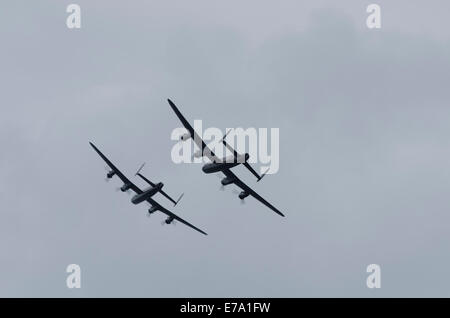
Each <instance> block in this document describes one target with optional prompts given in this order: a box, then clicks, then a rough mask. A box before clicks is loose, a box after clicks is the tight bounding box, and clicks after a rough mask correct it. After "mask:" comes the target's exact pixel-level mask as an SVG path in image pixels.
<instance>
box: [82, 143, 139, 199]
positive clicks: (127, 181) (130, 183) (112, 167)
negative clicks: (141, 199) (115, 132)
mask: <svg viewBox="0 0 450 318" xmlns="http://www.w3.org/2000/svg"><path fill="white" fill-rule="evenodd" d="M89 144H90V145H91V146H92V148H94V150H95V151H96V152H97V153H98V154H99V156H100V157H102V159H103V160H105V162H106V163H107V164H108V166H109V167H110V168H111V170H112V171H114V173H115V174H116V175H117V176H118V177H119V178H120V180H122V182H123V183H124V184H128V185H129V186H130V189H131V190H133V191H134V192H136V193H137V194H141V193H142V190H141V189H139V188H138V187H137V186H136V185H135V184H134V183H133V182H131V181H130V180H129V179H128V178H127V177H126V176H125V175H124V174H123V173H122V172H121V171H120V170H119V169H117V167H116V166H115V165H114V164H113V163H112V162H111V161H109V159H108V158H106V156H105V155H104V154H102V152H101V151H100V150H98V148H97V147H95V145H94V144H93V143H92V142H89Z"/></svg>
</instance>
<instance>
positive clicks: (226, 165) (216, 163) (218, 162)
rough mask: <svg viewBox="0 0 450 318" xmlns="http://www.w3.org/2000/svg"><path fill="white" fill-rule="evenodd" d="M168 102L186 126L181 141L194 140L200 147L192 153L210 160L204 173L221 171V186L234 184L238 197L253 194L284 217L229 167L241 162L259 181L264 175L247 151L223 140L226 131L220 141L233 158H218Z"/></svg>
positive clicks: (177, 110)
mask: <svg viewBox="0 0 450 318" xmlns="http://www.w3.org/2000/svg"><path fill="white" fill-rule="evenodd" d="M167 101H168V102H169V105H170V107H171V108H172V110H173V111H174V112H175V114H176V115H177V117H178V118H179V119H180V121H181V123H182V124H183V126H184V127H185V128H186V130H187V133H185V134H183V135H182V136H181V137H180V139H181V140H182V141H186V140H188V139H189V138H191V139H193V140H194V143H195V144H196V145H197V146H198V147H199V148H200V149H199V150H198V151H197V152H196V153H194V156H195V157H199V156H206V157H208V158H209V159H210V160H211V162H209V163H206V164H205V165H204V166H203V167H202V171H203V172H204V173H207V174H209V173H216V172H222V173H223V174H224V175H225V178H223V179H222V180H221V183H222V185H223V186H226V185H229V184H235V185H237V186H238V187H239V188H241V189H242V191H241V192H240V193H239V199H241V200H244V199H245V198H246V197H248V196H249V195H251V196H253V197H254V198H255V199H256V200H258V201H259V202H261V203H262V204H264V205H265V206H267V207H268V208H269V209H271V210H272V211H274V212H275V213H277V214H279V215H281V216H283V217H284V214H283V213H281V212H280V211H279V210H278V209H277V208H276V207H274V206H273V205H272V204H270V203H269V202H267V201H266V200H265V199H264V198H262V197H261V196H260V195H259V194H258V193H256V192H255V191H254V190H252V189H251V188H250V187H249V186H247V185H246V184H245V183H244V182H243V181H242V180H240V179H239V178H238V177H237V176H236V175H235V174H234V173H233V172H232V171H231V170H230V169H231V168H233V167H235V166H237V165H239V164H243V165H244V166H245V167H246V168H247V169H248V170H250V172H251V173H252V174H253V175H255V176H256V178H257V179H258V180H257V181H260V180H261V179H262V178H263V177H264V175H265V173H264V174H262V175H261V176H260V175H258V173H257V172H256V171H255V170H253V168H252V167H251V166H250V164H249V163H248V159H249V157H250V155H249V154H248V153H246V154H244V155H239V154H238V153H237V152H236V150H234V149H233V148H232V147H231V146H230V145H228V144H227V142H226V141H225V138H226V136H227V134H228V132H227V133H226V134H225V136H224V137H223V138H222V143H223V144H224V145H225V146H226V147H227V149H228V150H230V151H231V152H233V156H234V160H232V162H230V160H228V158H223V159H221V158H218V157H217V156H216V155H215V154H214V153H213V152H212V150H211V149H210V148H209V147H208V146H207V145H206V143H205V142H204V141H203V140H202V138H201V137H200V136H199V135H198V134H197V132H196V131H195V130H194V128H193V127H192V126H191V124H189V122H188V121H187V120H186V118H185V117H184V116H183V115H182V114H181V112H180V111H179V109H178V108H177V106H176V105H175V104H174V103H173V102H172V101H171V100H170V99H168V100H167ZM266 172H267V171H266Z"/></svg>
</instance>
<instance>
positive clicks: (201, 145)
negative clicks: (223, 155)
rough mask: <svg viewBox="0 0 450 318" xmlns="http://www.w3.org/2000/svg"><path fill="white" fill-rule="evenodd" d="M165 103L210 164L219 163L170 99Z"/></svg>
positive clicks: (219, 160)
mask: <svg viewBox="0 0 450 318" xmlns="http://www.w3.org/2000/svg"><path fill="white" fill-rule="evenodd" d="M167 101H168V102H169V105H170V107H172V109H173V111H174V112H175V114H176V115H177V117H178V118H179V119H180V121H181V123H182V124H183V126H184V128H186V129H187V131H188V132H189V134H190V135H191V138H192V140H194V142H195V144H196V145H197V146H198V147H199V148H200V149H201V150H202V154H204V155H205V156H207V157H208V158H209V159H210V160H211V161H212V162H221V159H219V158H218V157H217V156H216V155H215V154H214V152H212V150H211V149H209V147H208V146H207V145H206V143H205V142H204V141H203V139H202V138H201V137H200V136H199V135H198V134H197V132H196V131H195V130H194V128H193V127H192V126H191V124H189V122H188V121H187V120H186V118H184V116H183V114H181V112H180V111H179V110H178V107H177V106H175V104H174V103H173V102H172V101H171V100H170V99H168V100H167ZM205 149H206V150H205Z"/></svg>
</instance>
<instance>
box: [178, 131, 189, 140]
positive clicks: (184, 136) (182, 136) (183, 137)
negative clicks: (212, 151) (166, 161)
mask: <svg viewBox="0 0 450 318" xmlns="http://www.w3.org/2000/svg"><path fill="white" fill-rule="evenodd" d="M189 138H191V134H190V133H188V132H187V133H185V134H183V135H181V137H180V140H182V141H186V140H188V139H189Z"/></svg>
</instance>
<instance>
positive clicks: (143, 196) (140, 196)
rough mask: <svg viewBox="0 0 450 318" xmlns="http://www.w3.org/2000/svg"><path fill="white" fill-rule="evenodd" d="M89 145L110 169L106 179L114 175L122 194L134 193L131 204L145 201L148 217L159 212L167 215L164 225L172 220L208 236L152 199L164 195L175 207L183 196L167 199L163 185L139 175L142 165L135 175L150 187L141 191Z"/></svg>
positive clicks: (93, 146)
mask: <svg viewBox="0 0 450 318" xmlns="http://www.w3.org/2000/svg"><path fill="white" fill-rule="evenodd" d="M89 144H90V145H91V146H92V148H94V150H95V151H96V152H97V153H98V155H99V156H100V157H102V159H103V160H104V161H105V162H106V163H107V164H108V166H109V168H110V169H111V170H110V171H108V173H107V174H106V177H107V178H108V179H111V178H112V177H113V176H115V175H116V176H118V177H119V178H120V180H122V182H123V185H122V187H120V190H121V191H122V192H126V191H128V190H133V191H134V192H135V195H134V196H133V197H132V198H131V203H133V204H139V203H142V202H144V201H146V202H148V203H150V205H151V207H150V208H149V209H148V213H149V215H150V214H152V213H155V212H156V211H160V212H162V213H164V214H166V215H167V219H166V220H165V221H164V223H166V224H170V223H172V222H173V221H174V220H176V221H178V222H181V223H183V224H185V225H187V226H189V227H190V228H192V229H194V230H196V231H198V232H200V233H202V234H204V235H208V234H207V233H206V232H204V231H202V230H200V229H199V228H197V227H196V226H194V225H192V224H191V223H189V222H187V221H185V220H183V219H182V218H180V217H179V216H177V215H176V214H174V213H173V212H171V211H169V210H167V209H166V208H164V207H163V206H162V205H161V204H159V203H158V202H156V201H155V200H154V199H153V198H152V197H153V196H154V195H155V194H156V193H158V192H160V193H161V194H162V195H164V196H165V197H166V198H168V199H169V200H170V201H172V202H173V203H174V206H175V205H176V204H177V203H178V202H179V201H180V199H181V198H182V197H183V194H182V195H181V196H180V198H179V199H178V200H177V201H175V200H173V199H172V198H171V197H169V195H167V194H166V193H165V192H164V191H163V190H162V188H163V186H164V184H163V183H162V182H158V183H156V184H155V183H153V182H151V181H150V180H148V179H147V178H145V177H144V176H143V175H142V174H141V173H140V170H141V169H142V167H143V165H142V166H141V167H140V168H139V170H138V172H136V175H138V176H139V177H141V178H142V179H143V180H145V181H146V182H147V183H148V184H149V185H150V187H148V188H146V189H144V190H141V189H140V188H139V187H138V186H136V185H135V184H134V183H133V182H131V181H130V180H129V179H128V178H127V177H126V176H125V175H124V174H123V173H122V172H121V171H120V170H119V169H117V168H116V166H115V165H114V164H113V163H112V162H111V161H109V159H108V158H106V156H105V155H104V154H103V153H102V152H101V151H100V150H99V149H98V148H97V147H96V146H95V145H94V144H93V143H92V142H89ZM164 223H163V224H164Z"/></svg>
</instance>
